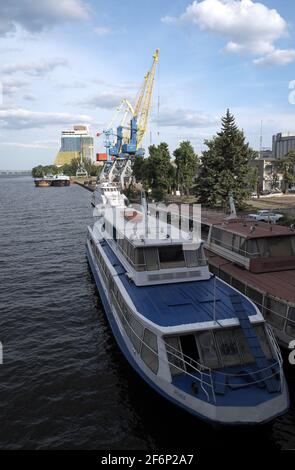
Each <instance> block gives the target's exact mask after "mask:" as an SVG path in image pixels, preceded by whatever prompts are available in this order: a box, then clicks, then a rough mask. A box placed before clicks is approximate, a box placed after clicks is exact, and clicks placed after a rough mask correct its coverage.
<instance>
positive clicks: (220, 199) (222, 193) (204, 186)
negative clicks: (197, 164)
mask: <svg viewBox="0 0 295 470" xmlns="http://www.w3.org/2000/svg"><path fill="white" fill-rule="evenodd" d="M221 121H222V126H221V131H220V132H218V133H217V135H216V136H214V137H213V139H211V140H206V141H205V145H206V146H207V147H208V150H206V151H205V152H203V156H202V165H201V169H200V173H199V177H198V180H197V188H196V189H197V195H198V196H199V201H200V202H201V203H202V204H204V205H208V206H220V205H221V206H223V207H226V206H227V204H228V196H229V194H230V193H231V194H232V195H233V197H234V200H235V202H236V205H237V207H242V206H243V204H244V201H245V200H246V199H247V198H248V197H249V195H250V192H251V190H250V188H249V184H248V183H247V179H248V172H249V166H248V163H249V161H250V160H251V159H254V158H255V152H254V151H253V150H252V149H251V148H250V147H249V144H247V143H246V142H245V136H244V133H243V131H241V130H239V129H238V127H237V126H236V123H235V118H234V116H233V115H232V114H231V113H230V112H229V110H227V113H226V115H225V116H224V117H223V118H222V120H221Z"/></svg>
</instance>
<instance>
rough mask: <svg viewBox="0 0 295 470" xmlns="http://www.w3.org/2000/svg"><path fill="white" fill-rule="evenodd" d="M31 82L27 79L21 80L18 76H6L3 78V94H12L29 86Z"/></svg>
mask: <svg viewBox="0 0 295 470" xmlns="http://www.w3.org/2000/svg"><path fill="white" fill-rule="evenodd" d="M28 84H29V82H27V81H26V80H20V79H17V78H10V77H9V78H5V79H4V80H2V86H3V94H4V95H7V96H11V95H13V94H14V93H16V92H17V91H19V90H20V89H21V88H23V87H25V86H27V85H28Z"/></svg>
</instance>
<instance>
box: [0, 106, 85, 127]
mask: <svg viewBox="0 0 295 470" xmlns="http://www.w3.org/2000/svg"><path fill="white" fill-rule="evenodd" d="M77 122H81V123H90V122H92V118H91V117H90V116H87V115H83V114H78V115H73V114H68V113H45V112H38V111H29V110H27V109H23V108H6V109H0V128H4V129H33V128H43V127H47V126H50V125H70V124H77Z"/></svg>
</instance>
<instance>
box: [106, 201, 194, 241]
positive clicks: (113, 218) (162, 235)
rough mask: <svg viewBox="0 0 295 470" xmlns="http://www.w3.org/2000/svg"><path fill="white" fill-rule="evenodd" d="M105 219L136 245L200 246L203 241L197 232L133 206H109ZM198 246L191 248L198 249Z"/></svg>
mask: <svg viewBox="0 0 295 470" xmlns="http://www.w3.org/2000/svg"><path fill="white" fill-rule="evenodd" d="M114 211H115V212H114ZM128 214H130V218H128ZM104 219H105V220H106V221H108V222H109V223H110V224H112V225H113V226H114V227H116V229H117V230H118V231H120V232H121V233H122V234H124V235H125V237H126V238H127V239H128V240H129V241H130V243H132V244H133V245H134V246H135V247H141V246H159V245H172V244H175V245H176V244H182V245H183V244H186V245H197V246H199V245H200V243H201V242H202V240H201V239H200V238H198V237H197V235H196V234H193V233H192V232H185V231H184V230H180V229H179V228H178V227H175V226H173V225H169V224H167V223H166V222H163V221H162V220H161V219H159V218H156V217H154V216H153V215H150V214H147V215H146V216H145V214H144V213H143V212H140V211H138V210H137V209H135V208H133V207H125V206H117V207H115V208H108V209H107V210H106V211H105V214H104ZM146 225H147V230H146ZM197 246H194V247H192V248H191V249H196V247H197Z"/></svg>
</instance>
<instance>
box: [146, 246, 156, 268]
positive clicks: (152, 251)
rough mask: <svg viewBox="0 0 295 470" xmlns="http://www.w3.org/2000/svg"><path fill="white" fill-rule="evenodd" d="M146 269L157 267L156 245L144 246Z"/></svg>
mask: <svg viewBox="0 0 295 470" xmlns="http://www.w3.org/2000/svg"><path fill="white" fill-rule="evenodd" d="M145 260H146V269H147V270H148V271H156V270H157V269H159V254H158V248H157V247H146V248H145Z"/></svg>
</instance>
